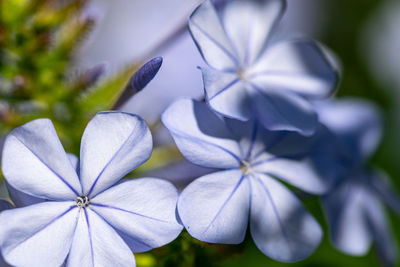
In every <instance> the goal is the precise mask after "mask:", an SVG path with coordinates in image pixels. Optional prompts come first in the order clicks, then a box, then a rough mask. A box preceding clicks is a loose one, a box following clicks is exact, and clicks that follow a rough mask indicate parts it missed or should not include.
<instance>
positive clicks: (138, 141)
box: [0, 112, 182, 266]
mask: <svg viewBox="0 0 400 267" xmlns="http://www.w3.org/2000/svg"><path fill="white" fill-rule="evenodd" d="M151 150H152V140H151V134H150V131H149V130H148V128H147V126H146V124H145V122H144V121H143V120H142V119H141V118H139V117H137V116H135V115H132V114H127V113H120V112H103V113H99V114H97V115H96V116H95V117H94V118H93V119H92V120H91V121H90V122H89V124H88V125H87V127H86V129H85V132H84V134H83V137H82V142H81V153H80V156H81V160H80V161H79V168H78V167H77V166H78V160H77V159H76V158H73V157H68V156H67V154H66V153H65V152H64V149H63V147H62V145H61V143H60V141H59V139H58V137H57V134H56V132H55V129H54V127H53V125H52V123H51V122H50V120H47V119H39V120H35V121H32V122H30V123H27V124H25V125H23V126H21V127H18V128H16V129H14V130H13V131H12V132H11V133H10V134H9V135H8V136H7V139H6V141H5V144H4V149H3V158H2V168H3V173H4V176H5V177H6V180H7V183H8V184H9V185H10V186H12V187H13V188H15V190H18V191H21V192H23V193H24V194H28V195H31V196H33V197H35V198H39V199H43V200H45V201H43V202H40V203H38V204H32V205H29V206H26V207H23V208H16V209H12V210H7V211H4V212H2V213H1V214H0V225H1V226H2V227H1V229H0V242H1V250H2V254H3V256H4V258H5V259H6V260H7V262H9V263H10V264H12V265H17V266H60V265H62V264H63V263H64V262H65V263H66V264H67V266H82V265H85V266H97V265H99V266H116V265H117V266H134V265H135V261H134V257H133V255H132V252H143V251H147V250H150V249H152V248H155V247H159V246H161V245H164V244H166V243H169V242H171V241H172V240H173V239H175V238H176V237H177V235H178V234H179V233H180V231H181V230H182V226H181V225H180V224H179V223H178V222H177V221H176V216H175V207H176V201H177V198H178V194H177V190H176V189H175V188H174V187H173V186H172V185H171V184H170V183H168V182H166V181H162V180H159V179H155V178H142V179H135V180H130V181H123V182H119V181H120V179H121V178H122V177H123V176H124V175H125V174H127V173H128V172H130V171H131V170H133V169H135V168H136V167H138V166H139V165H141V164H142V163H143V162H145V161H146V160H147V159H148V158H149V157H150V154H151ZM77 169H79V171H78V172H77ZM78 173H79V175H78Z"/></svg>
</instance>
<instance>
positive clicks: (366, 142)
mask: <svg viewBox="0 0 400 267" xmlns="http://www.w3.org/2000/svg"><path fill="white" fill-rule="evenodd" d="M316 107H317V111H318V116H319V120H320V121H321V123H323V124H324V125H326V126H327V127H328V128H329V129H330V130H331V131H333V132H334V133H335V134H336V135H338V136H339V138H341V140H342V142H344V144H345V145H346V146H348V147H349V149H350V150H351V151H352V152H353V153H354V155H353V157H354V158H355V160H357V159H360V160H363V159H365V158H368V157H370V156H371V155H372V153H374V152H375V150H376V148H377V146H378V145H379V143H380V140H381V137H382V117H381V114H380V112H379V110H378V108H377V107H376V106H374V105H373V104H372V103H370V102H368V101H365V100H360V99H352V98H347V99H341V100H337V101H323V102H319V103H317V105H316Z"/></svg>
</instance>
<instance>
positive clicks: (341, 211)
mask: <svg viewBox="0 0 400 267" xmlns="http://www.w3.org/2000/svg"><path fill="white" fill-rule="evenodd" d="M369 194H370V192H368V191H365V189H363V187H361V186H360V184H358V183H352V182H347V183H346V182H345V183H344V184H342V185H340V186H339V187H338V188H336V189H335V191H333V192H332V193H330V194H329V195H327V196H325V197H324V198H323V199H322V204H323V206H324V210H325V214H326V217H327V220H328V223H329V227H330V233H331V239H332V242H333V244H334V245H335V246H336V247H337V248H338V249H339V250H341V251H343V252H345V253H348V254H351V255H364V254H365V253H367V251H368V250H369V247H370V244H371V240H372V237H371V233H370V229H369V226H368V223H367V220H366V217H365V209H364V207H365V201H367V200H368V199H369Z"/></svg>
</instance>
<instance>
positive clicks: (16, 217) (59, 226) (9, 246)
mask: <svg viewBox="0 0 400 267" xmlns="http://www.w3.org/2000/svg"><path fill="white" fill-rule="evenodd" d="M78 212H79V209H77V208H76V206H75V205H74V203H73V202H72V201H70V202H69V201H68V202H46V203H40V204H37V205H31V206H28V207H25V208H19V209H12V210H7V211H4V212H2V213H1V214H0V224H1V227H2V230H1V235H0V242H1V250H2V254H3V256H4V258H5V259H6V261H7V262H8V263H10V264H11V265H14V266H29V267H36V266H38V267H41V266H61V264H63V262H64V260H65V258H66V257H67V254H68V252H69V249H70V246H71V242H72V238H73V235H74V231H75V227H76V223H77V216H78Z"/></svg>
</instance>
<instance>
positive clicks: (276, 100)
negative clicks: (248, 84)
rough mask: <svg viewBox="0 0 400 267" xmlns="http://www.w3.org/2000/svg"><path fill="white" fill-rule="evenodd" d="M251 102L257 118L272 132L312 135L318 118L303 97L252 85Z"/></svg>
mask: <svg viewBox="0 0 400 267" xmlns="http://www.w3.org/2000/svg"><path fill="white" fill-rule="evenodd" d="M252 89H253V90H251V92H250V94H251V100H252V103H253V105H254V107H255V110H256V117H257V118H258V119H259V120H260V122H261V123H262V125H263V126H264V127H265V128H266V129H268V130H271V131H294V132H298V133H300V134H302V135H305V136H310V135H312V134H313V133H314V132H315V130H316V128H317V125H318V117H317V114H316V113H315V111H314V109H313V107H312V105H311V104H310V103H309V102H308V101H306V100H305V99H304V98H302V97H301V96H298V95H296V94H293V93H291V92H289V91H286V90H276V89H272V88H268V89H263V88H261V87H258V86H257V85H255V84H252Z"/></svg>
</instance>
